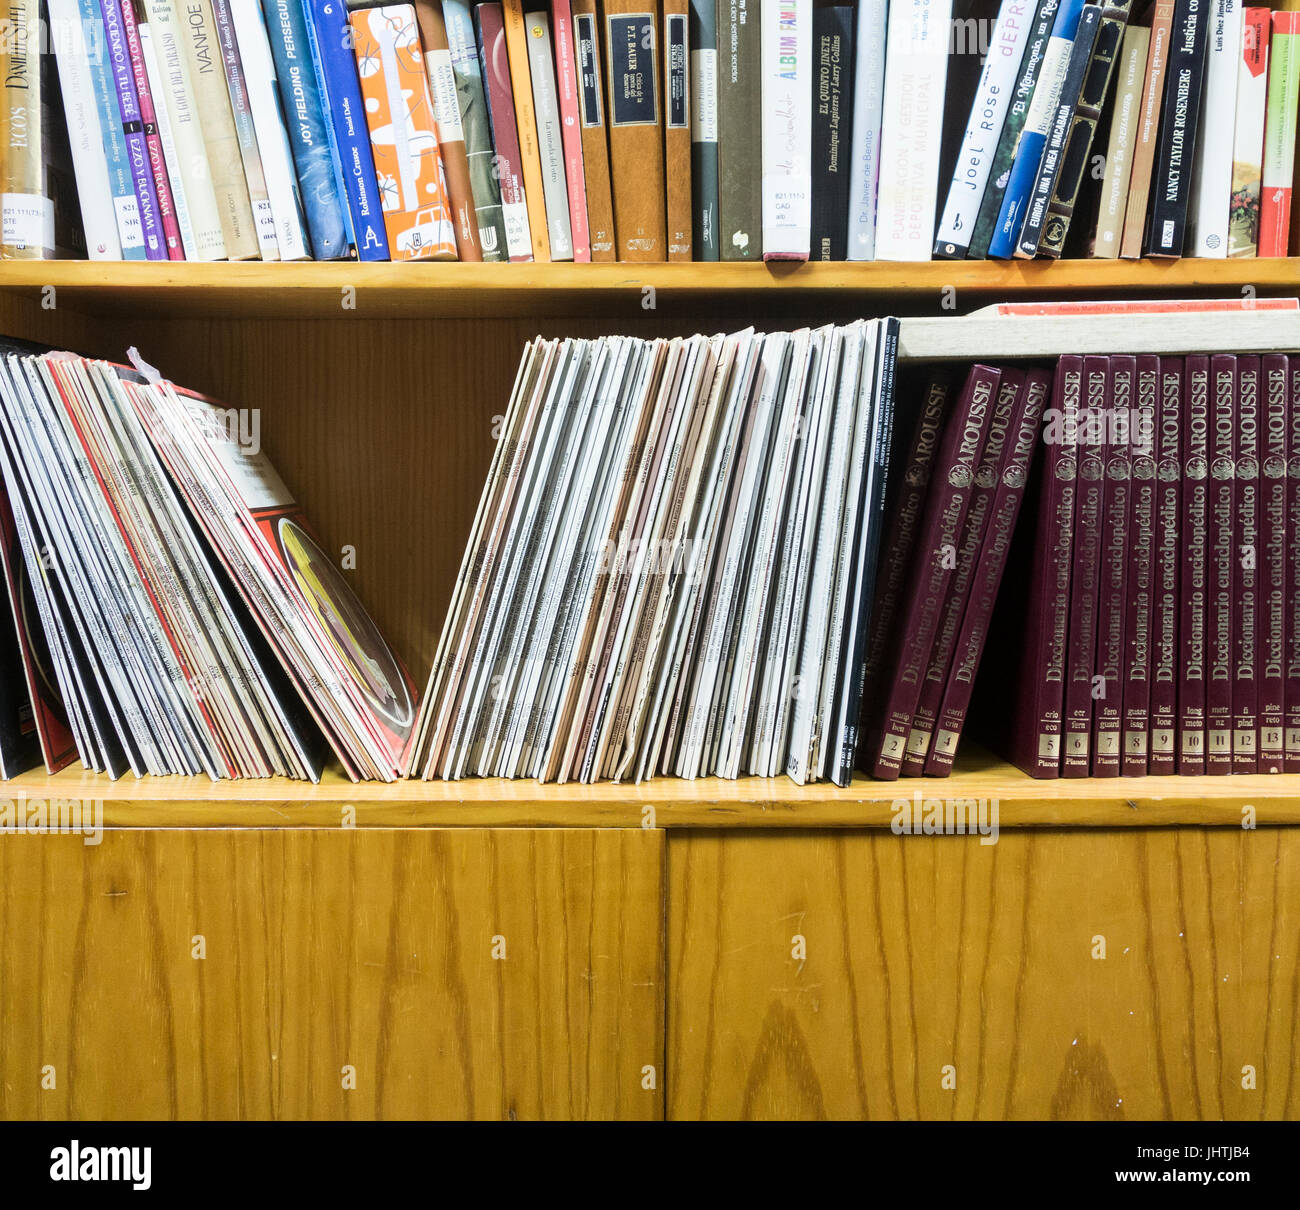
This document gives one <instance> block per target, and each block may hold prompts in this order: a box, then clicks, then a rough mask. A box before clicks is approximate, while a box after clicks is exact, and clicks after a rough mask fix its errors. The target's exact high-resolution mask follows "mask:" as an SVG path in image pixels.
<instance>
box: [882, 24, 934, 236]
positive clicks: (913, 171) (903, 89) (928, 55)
mask: <svg viewBox="0 0 1300 1210" xmlns="http://www.w3.org/2000/svg"><path fill="white" fill-rule="evenodd" d="M951 30H952V0H898V2H897V3H895V4H894V5H893V6H892V8H891V9H890V12H889V42H888V45H889V57H888V60H887V62H886V64H885V101H884V110H883V115H882V119H881V135H880V190H879V201H878V204H877V209H876V259H877V260H888V261H926V260H929V259H930V252H931V248H932V246H933V244H934V211H935V202H936V197H937V194H938V184H939V182H938V175H939V143H940V139H941V138H942V136H943V98H944V89H945V87H946V85H947V79H948V43H949V40H950V38H951Z"/></svg>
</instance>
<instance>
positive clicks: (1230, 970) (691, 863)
mask: <svg viewBox="0 0 1300 1210" xmlns="http://www.w3.org/2000/svg"><path fill="white" fill-rule="evenodd" d="M668 871H669V876H668V883H669V894H668V905H669V919H668V987H669V989H670V992H669V1003H668V1027H669V1034H668V1066H669V1076H670V1085H669V1098H668V1112H669V1116H670V1117H671V1118H728V1119H729V1118H801V1119H802V1118H815V1119H820V1118H854V1119H856V1118H906V1119H915V1118H923V1119H941V1120H948V1119H1003V1118H1018V1119H1025V1118H1028V1119H1054V1120H1056V1119H1098V1120H1108V1119H1131V1120H1142V1119H1148V1118H1159V1119H1169V1118H1175V1119H1181V1118H1189V1119H1202V1118H1204V1119H1218V1118H1230V1119H1237V1118H1241V1119H1257V1118H1283V1117H1286V1118H1295V1117H1297V1116H1300V1075H1298V1074H1297V1064H1296V1060H1295V1055H1296V1040H1297V1039H1296V1027H1297V1010H1298V1009H1300V832H1297V831H1295V830H1293V829H1259V830H1257V831H1253V832H1243V831H1238V832H1235V833H1232V832H1227V831H1206V830H1198V829H1180V830H1169V831H1140V832H1127V833H1121V832H1111V831H1078V832H1067V833H1055V834H1050V835H1045V834H1042V833H1037V832H1004V833H1002V835H1001V837H1000V839H999V841H998V843H997V844H995V845H989V846H984V845H981V844H979V843H978V841H975V840H971V839H968V838H963V837H910V836H905V837H895V836H881V835H873V834H869V833H847V834H843V833H840V834H833V833H825V832H821V833H816V832H811V833H784V834H776V833H748V834H737V833H714V834H708V833H687V834H677V835H674V836H673V837H672V839H671V842H670V845H669V862H668ZM798 937H802V938H803V939H804V945H805V951H804V956H803V957H802V958H800V957H798V956H795V948H794V947H795V946H796V944H797V938H798ZM1098 938H1104V939H1105V957H1104V958H1098V957H1094V956H1093V955H1094V952H1099V951H1097V949H1096V947H1097V946H1098V940H1097V939H1098ZM946 1068H951V1069H952V1072H946V1071H945V1069H946ZM1246 1068H1253V1069H1254V1079H1255V1085H1256V1086H1255V1087H1254V1088H1253V1089H1246V1088H1243V1086H1242V1084H1243V1079H1246V1080H1247V1081H1248V1080H1249V1073H1247V1074H1246V1075H1243V1070H1244V1069H1246ZM945 1076H949V1077H950V1082H954V1084H955V1086H954V1087H951V1088H948V1087H945V1086H944V1081H945Z"/></svg>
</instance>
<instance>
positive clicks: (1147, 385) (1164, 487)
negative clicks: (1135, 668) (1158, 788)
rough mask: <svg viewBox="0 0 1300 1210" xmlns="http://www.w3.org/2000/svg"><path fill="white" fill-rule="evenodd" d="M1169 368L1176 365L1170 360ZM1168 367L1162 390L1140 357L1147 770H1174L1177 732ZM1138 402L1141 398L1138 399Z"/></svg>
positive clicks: (1174, 495)
mask: <svg viewBox="0 0 1300 1210" xmlns="http://www.w3.org/2000/svg"><path fill="white" fill-rule="evenodd" d="M1170 368H1171V369H1174V368H1175V366H1174V365H1172V364H1171V367H1170ZM1176 368H1177V370H1178V373H1176V374H1174V373H1171V374H1170V376H1169V379H1170V389H1169V390H1168V391H1166V390H1164V389H1163V387H1164V378H1163V376H1162V374H1161V361H1160V359H1159V358H1158V357H1152V356H1143V357H1139V358H1138V397H1139V399H1141V397H1142V393H1143V391H1144V390H1147V389H1149V390H1150V391H1151V393H1152V394H1153V395H1154V396H1155V411H1156V497H1155V517H1154V525H1155V544H1154V552H1153V556H1152V558H1153V567H1152V591H1153V597H1152V606H1151V673H1150V686H1151V701H1150V703H1149V706H1148V715H1149V718H1150V726H1149V727H1148V728H1147V735H1148V743H1147V760H1146V772H1148V773H1152V774H1157V773H1159V774H1168V773H1174V772H1176V771H1177V756H1176V752H1177V749H1176V748H1175V736H1176V735H1177V734H1178V614H1179V609H1180V606H1181V598H1180V596H1179V590H1178V579H1179V571H1180V570H1181V568H1182V554H1183V534H1182V523H1181V518H1180V514H1179V508H1180V497H1181V491H1180V486H1181V483H1182V477H1183V455H1182V430H1183V421H1182V417H1183V392H1182V363H1181V362H1178V363H1177V366H1176ZM1138 406H1139V408H1141V406H1142V405H1141V404H1140V403H1139V405H1138Z"/></svg>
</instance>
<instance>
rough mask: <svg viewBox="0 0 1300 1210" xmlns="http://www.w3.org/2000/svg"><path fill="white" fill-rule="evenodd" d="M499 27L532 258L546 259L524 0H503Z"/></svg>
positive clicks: (546, 234) (547, 240)
mask: <svg viewBox="0 0 1300 1210" xmlns="http://www.w3.org/2000/svg"><path fill="white" fill-rule="evenodd" d="M501 21H502V28H503V29H504V31H505V54H506V66H507V67H508V68H509V72H510V95H511V97H512V99H513V102H514V109H515V112H514V117H515V137H516V138H517V139H518V140H519V171H520V173H521V175H522V179H523V192H524V201H525V202H526V203H527V206H528V230H529V234H530V236H531V238H532V244H533V259H534V260H535V261H539V262H541V261H549V260H550V259H551V245H550V235H549V229H548V227H547V221H548V215H547V213H546V201H545V187H544V186H543V184H542V160H541V152H540V151H539V150H538V146H537V114H536V111H535V110H534V108H533V82H532V73H531V69H530V68H529V66H528V31H527V26H526V25H525V24H524V6H523V0H502V3H501Z"/></svg>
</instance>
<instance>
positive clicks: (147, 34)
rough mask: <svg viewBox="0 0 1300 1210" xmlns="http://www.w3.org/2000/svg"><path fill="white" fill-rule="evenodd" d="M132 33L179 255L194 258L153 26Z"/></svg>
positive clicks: (145, 25) (142, 26) (139, 27)
mask: <svg viewBox="0 0 1300 1210" xmlns="http://www.w3.org/2000/svg"><path fill="white" fill-rule="evenodd" d="M136 36H137V38H138V39H139V42H140V62H141V63H142V64H143V65H144V74H145V79H146V80H147V81H148V83H149V92H150V93H151V94H152V96H153V98H154V117H155V119H156V121H155V123H154V124H155V125H156V126H157V128H158V140H159V142H160V143H161V144H162V153H163V168H164V169H165V171H166V173H167V179H168V181H169V183H170V185H171V191H172V205H173V206H174V207H175V210H176V227H177V229H178V230H179V232H180V239H181V256H182V259H184V260H197V259H198V249H197V248H196V247H195V244H194V228H193V226H191V224H190V205H189V199H188V198H187V197H186V194H185V181H184V179H183V178H182V176H181V169H180V163H179V162H178V160H177V156H176V139H175V137H174V135H173V133H172V123H171V114H170V113H169V112H168V110H167V99H166V94H167V84H166V81H165V79H164V77H163V74H162V68H161V67H159V65H158V52H157V49H156V47H155V46H154V39H153V30H152V29H150V27H149V23H148V22H147V21H141V22H140V23H139V24H138V25H137V26H136Z"/></svg>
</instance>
